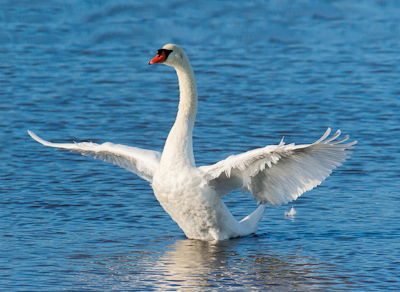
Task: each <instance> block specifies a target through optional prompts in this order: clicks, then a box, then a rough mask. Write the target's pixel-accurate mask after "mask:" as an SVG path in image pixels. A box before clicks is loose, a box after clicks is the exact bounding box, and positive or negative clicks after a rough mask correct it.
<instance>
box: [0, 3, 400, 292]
mask: <svg viewBox="0 0 400 292" xmlns="http://www.w3.org/2000/svg"><path fill="white" fill-rule="evenodd" d="M399 15H400V3H399V2H398V1H384V0H380V1H372V0H371V1H341V0H338V1H254V2H251V1H247V2H246V1H221V2H216V1H188V2H182V1H175V0H169V1H159V2H154V3H150V2H143V1H122V0H116V1H73V0H71V1H2V2H1V4H0V28H1V29H0V101H1V104H0V126H1V129H2V130H1V131H0V141H1V142H0V143H1V151H0V161H1V162H0V165H1V173H0V193H1V200H0V203H1V206H0V247H1V248H0V287H1V289H0V290H2V291H137V290H141V291H155V290H159V291H175V290H180V291H199V290H201V291H216V290H221V291H224V290H231V291H257V290H259V291H262V290H275V291H289V290H291V291H326V290H329V291H333V290H334V291H340V290H341V291H348V290H359V291H366V290H368V291H389V290H400V278H399V275H400V273H399V268H398V264H399V263H400V252H399V250H400V214H399V213H400V199H399V187H400V183H399V178H400V170H399V167H398V166H399V163H400V150H399V149H400V147H399V143H400V77H399V76H400V54H399V52H400V38H399V35H400V18H399ZM169 42H173V43H176V44H178V45H180V46H181V47H183V48H184V49H185V50H186V52H187V54H188V56H189V58H190V59H191V62H192V66H193V68H194V70H195V74H196V79H197V82H198V90H199V111H198V117H197V122H196V127H195V133H194V147H195V157H196V160H197V164H198V165H205V164H210V163H215V162H217V161H219V160H221V159H224V158H226V157H227V156H229V155H231V154H235V153H240V152H243V151H247V150H250V149H253V148H257V147H261V146H264V145H267V144H276V143H279V141H280V140H281V138H282V136H285V141H287V142H295V143H310V142H313V141H315V140H316V139H318V138H319V137H320V136H321V135H322V134H323V133H324V131H325V130H326V128H328V127H332V129H333V130H336V129H338V128H340V129H341V130H342V131H343V132H344V133H346V134H350V135H351V140H358V144H357V147H356V148H355V150H354V153H353V154H352V157H351V159H350V160H349V161H348V162H346V163H345V164H344V165H343V166H342V167H340V168H339V169H337V170H336V171H335V172H334V173H333V174H332V176H331V177H329V178H328V179H327V180H326V181H325V182H324V183H323V184H322V185H321V186H320V187H318V188H317V189H315V190H313V191H311V192H308V193H306V194H304V195H303V196H302V197H301V198H299V199H298V200H297V201H295V202H293V203H291V204H290V205H285V206H282V207H280V208H272V207H270V208H267V210H266V213H265V215H264V218H263V220H262V221H261V222H260V225H259V226H260V227H259V231H258V233H257V235H254V236H249V237H246V238H240V239H235V240H230V241H225V242H219V243H209V242H200V241H193V240H188V239H186V238H185V237H184V234H183V233H182V231H181V230H180V229H179V227H178V226H177V225H176V224H175V223H174V222H173V221H172V220H171V219H170V218H169V216H168V215H167V214H166V213H165V212H164V211H163V209H162V208H161V207H160V205H159V204H158V202H157V201H156V199H155V197H154V195H153V194H152V190H151V188H150V186H149V185H148V184H147V183H146V182H145V181H143V180H141V179H139V178H137V177H136V176H135V175H134V174H132V173H130V172H127V171H126V170H124V169H120V168H118V167H116V166H114V165H112V164H107V163H104V162H100V161H95V160H91V159H90V158H87V157H83V156H80V155H78V154H76V153H70V152H62V151H56V150H54V149H50V148H47V147H43V146H41V145H40V144H38V143H36V142H34V141H33V140H32V139H31V138H30V137H29V136H28V135H27V133H26V130H28V129H30V130H32V131H34V132H36V133H37V134H39V135H41V136H42V137H43V138H45V139H48V140H50V141H54V142H67V141H68V142H69V141H73V140H74V141H93V142H96V143H102V142H106V141H110V142H114V143H120V144H126V145H132V146H137V147H142V148H148V149H154V150H158V151H161V150H162V147H163V143H164V141H165V138H166V137H167V134H168V131H169V129H170V128H171V126H172V124H173V122H174V118H175V114H176V110H177V101H178V91H177V89H178V88H177V78H176V75H175V72H174V71H173V69H172V68H169V67H166V66H148V65H147V61H148V60H149V59H150V58H152V57H154V54H155V51H156V50H157V49H159V48H161V47H162V46H163V45H164V44H166V43H169ZM225 202H226V204H227V205H228V207H229V208H230V209H231V210H232V212H233V214H234V215H235V216H236V217H237V218H238V219H240V218H243V217H244V216H245V215H247V214H249V213H250V212H251V211H252V210H254V208H255V207H256V204H255V203H254V202H253V201H251V199H250V198H249V197H246V196H243V195H242V194H241V193H235V194H232V195H230V196H228V197H227V198H226V200H225ZM291 206H294V208H295V209H296V211H297V214H296V215H295V217H294V218H288V217H285V216H284V212H287V211H289V210H290V208H291Z"/></svg>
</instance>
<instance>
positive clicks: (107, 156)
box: [28, 130, 161, 183]
mask: <svg viewBox="0 0 400 292" xmlns="http://www.w3.org/2000/svg"><path fill="white" fill-rule="evenodd" d="M28 134H29V135H30V136H31V137H32V138H33V139H34V140H36V141H37V142H39V143H41V144H43V145H45V146H49V147H55V148H60V149H69V150H71V151H77V152H80V153H81V154H82V155H84V156H90V157H93V158H95V159H99V160H103V161H106V162H111V163H113V164H116V165H118V166H119V167H122V168H125V169H127V170H129V171H131V172H133V173H135V174H136V175H138V176H139V177H141V178H143V179H145V180H147V181H149V182H150V183H151V182H152V180H153V175H154V173H155V172H156V170H157V168H158V165H159V163H160V158H161V153H160V152H157V151H152V150H145V149H140V148H136V147H129V146H125V145H119V144H113V143H110V142H107V143H103V144H96V143H92V142H82V143H51V142H48V141H45V140H43V139H42V138H40V137H39V136H37V135H36V134H35V133H33V132H31V131H29V130H28Z"/></svg>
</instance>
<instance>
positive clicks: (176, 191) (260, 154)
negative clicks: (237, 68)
mask: <svg viewBox="0 0 400 292" xmlns="http://www.w3.org/2000/svg"><path fill="white" fill-rule="evenodd" d="M155 63H160V64H165V65H167V66H171V67H174V68H175V70H176V73H177V75H178V79H179V90H180V100H179V109H178V114H177V116H176V121H175V124H174V125H173V127H172V129H171V131H170V133H169V135H168V138H167V141H166V143H165V146H164V150H163V152H162V153H160V152H157V151H152V150H144V149H140V148H136V147H129V146H124V145H116V144H112V143H104V144H101V145H99V144H95V143H91V142H83V143H71V144H57V143H51V142H48V141H45V140H43V139H41V138H40V137H38V136H37V135H35V134H34V133H33V132H31V131H29V130H28V133H29V135H30V136H31V137H32V138H33V139H35V140H36V141H37V142H39V143H41V144H43V145H45V146H50V147H55V148H62V149H70V150H72V151H79V152H81V153H82V155H86V156H91V157H94V158H95V159H100V160H104V161H107V162H111V163H114V164H116V165H118V166H120V167H122V168H125V169H127V170H130V171H132V172H133V173H135V174H137V175H138V176H140V177H141V178H143V179H145V180H147V181H148V182H150V184H151V186H152V187H153V190H154V194H155V196H156V198H157V200H158V201H159V202H160V204H161V206H162V207H163V208H164V210H165V211H166V212H167V213H168V214H169V215H170V216H171V217H172V219H173V220H174V221H175V222H176V223H178V225H179V227H180V228H181V229H182V230H183V232H184V233H185V235H186V236H187V237H188V238H191V239H199V240H225V239H229V238H234V237H239V236H246V235H249V234H251V233H255V232H256V231H257V224H258V222H259V221H260V219H261V217H262V216H263V214H264V209H265V206H266V204H269V205H271V206H279V205H281V204H286V203H288V202H291V201H293V200H296V199H297V198H298V197H299V196H300V195H301V194H303V193H304V192H306V191H309V190H311V189H313V188H314V187H316V186H318V185H319V184H320V183H321V182H322V181H323V180H324V179H325V178H327V177H328V176H329V175H330V174H331V172H332V170H333V169H335V168H336V167H338V166H340V165H341V162H344V161H345V160H346V159H347V158H348V157H349V156H348V155H347V154H349V153H351V152H350V151H347V149H351V148H353V145H354V144H356V143H357V141H354V142H350V143H349V142H347V143H343V142H345V141H346V140H348V138H349V136H345V137H344V138H341V139H339V140H336V138H338V137H339V135H340V130H338V131H337V132H336V133H335V134H334V135H333V136H332V137H330V138H328V136H329V134H330V132H331V130H330V128H328V130H327V131H326V132H325V134H324V135H323V136H322V137H321V138H320V139H319V140H318V141H316V142H314V143H312V144H307V145H298V146H295V144H288V145H285V143H284V142H283V141H281V142H280V143H279V145H275V146H266V147H264V148H259V149H255V150H251V151H248V152H246V153H242V154H238V155H233V156H230V157H228V158H227V159H225V160H222V161H220V162H218V163H216V164H214V165H208V166H201V167H196V164H195V161H194V156H193V147H192V133H193V127H194V122H195V117H196V112H197V88H196V83H195V78H194V73H193V70H192V67H191V65H190V62H189V59H188V57H187V56H186V54H185V52H184V51H183V50H182V49H181V48H180V47H178V46H177V45H173V44H167V45H165V46H164V47H163V48H162V49H160V50H158V51H157V55H156V57H154V58H153V59H152V60H150V61H149V63H148V64H149V65H151V64H155ZM240 188H241V190H242V192H243V193H244V192H245V190H248V191H249V192H250V193H251V195H252V197H253V199H254V200H256V201H257V202H258V204H259V206H258V208H257V209H256V210H255V211H254V212H253V213H251V214H250V215H249V216H247V217H246V218H244V219H243V220H241V221H240V222H238V221H237V220H236V219H235V218H234V217H233V216H232V214H231V213H230V211H229V210H228V208H227V207H226V205H225V204H224V203H223V201H222V200H221V198H222V197H224V196H225V195H226V194H229V193H231V192H232V191H234V190H236V189H240Z"/></svg>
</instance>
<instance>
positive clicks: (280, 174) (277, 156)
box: [200, 128, 357, 206]
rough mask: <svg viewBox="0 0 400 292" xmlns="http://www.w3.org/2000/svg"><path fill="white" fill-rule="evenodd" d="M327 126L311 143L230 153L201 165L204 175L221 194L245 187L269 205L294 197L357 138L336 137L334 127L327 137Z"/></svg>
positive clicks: (340, 158) (326, 172) (340, 159)
mask: <svg viewBox="0 0 400 292" xmlns="http://www.w3.org/2000/svg"><path fill="white" fill-rule="evenodd" d="M330 132H331V129H330V128H328V130H327V131H326V132H325V134H324V135H323V136H322V137H321V139H319V140H318V141H316V142H315V143H313V144H307V145H298V146H296V145H295V144H288V145H285V143H283V141H282V142H281V143H280V144H279V145H277V146H266V147H264V148H259V149H255V150H252V151H248V152H246V153H242V154H239V155H233V156H230V157H228V158H227V159H225V160H222V161H220V162H218V163H216V164H214V165H210V166H202V167H200V170H201V171H203V172H204V177H205V178H206V180H207V181H208V184H209V185H211V186H213V187H214V188H215V190H216V191H217V192H219V193H220V194H221V195H226V194H228V193H230V192H232V191H234V190H235V189H239V188H241V189H242V192H245V190H246V189H247V190H248V191H249V192H250V193H251V195H252V196H253V198H254V199H255V200H256V201H257V202H258V203H261V204H265V203H268V204H270V205H272V206H279V205H281V204H286V203H289V202H291V201H293V200H296V199H297V198H298V197H299V196H301V195H302V194H303V193H304V192H306V191H309V190H311V189H313V188H314V187H316V186H318V185H320V184H321V182H322V181H323V180H325V179H326V178H327V177H328V176H329V175H330V174H331V173H332V170H333V169H335V168H336V167H338V166H340V165H341V164H342V162H344V161H345V160H346V159H347V158H349V156H348V155H347V154H350V153H351V151H347V149H351V148H354V147H353V145H354V144H356V143H357V141H354V142H350V143H344V142H345V141H347V140H348V138H349V136H348V135H346V136H345V137H344V138H342V139H339V140H336V138H338V137H339V135H340V133H341V132H340V130H338V131H337V132H336V133H335V134H334V135H333V136H332V137H330V138H328V139H327V137H328V136H329V134H330Z"/></svg>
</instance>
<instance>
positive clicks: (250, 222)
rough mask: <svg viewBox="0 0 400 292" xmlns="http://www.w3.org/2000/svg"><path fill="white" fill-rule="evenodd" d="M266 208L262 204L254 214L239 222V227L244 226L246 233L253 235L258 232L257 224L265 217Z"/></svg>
mask: <svg viewBox="0 0 400 292" xmlns="http://www.w3.org/2000/svg"><path fill="white" fill-rule="evenodd" d="M266 206H267V205H266V204H260V205H259V206H258V208H257V209H256V210H255V211H254V212H253V213H251V214H250V215H249V216H247V217H245V218H244V219H243V220H241V221H240V222H239V225H240V226H242V228H243V231H244V232H245V233H247V234H251V233H254V232H256V231H257V224H258V222H259V221H260V220H261V218H262V216H263V215H264V211H265V207H266Z"/></svg>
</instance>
